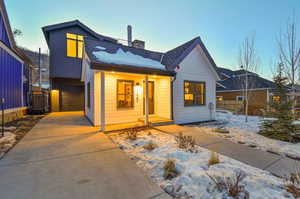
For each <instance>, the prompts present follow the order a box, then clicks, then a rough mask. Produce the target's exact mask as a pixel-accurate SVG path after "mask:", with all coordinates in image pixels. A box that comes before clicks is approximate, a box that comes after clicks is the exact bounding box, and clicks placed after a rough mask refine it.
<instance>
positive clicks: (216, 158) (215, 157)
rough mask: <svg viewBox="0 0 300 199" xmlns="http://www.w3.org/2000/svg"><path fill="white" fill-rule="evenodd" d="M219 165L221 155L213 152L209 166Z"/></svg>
mask: <svg viewBox="0 0 300 199" xmlns="http://www.w3.org/2000/svg"><path fill="white" fill-rule="evenodd" d="M219 163H220V159H219V154H218V153H216V152H214V151H211V154H210V158H209V160H208V166H211V165H214V164H219Z"/></svg>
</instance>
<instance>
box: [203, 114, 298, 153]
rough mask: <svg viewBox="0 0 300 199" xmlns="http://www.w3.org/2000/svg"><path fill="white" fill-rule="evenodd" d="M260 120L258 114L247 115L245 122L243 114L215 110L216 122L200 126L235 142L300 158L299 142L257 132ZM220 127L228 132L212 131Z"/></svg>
mask: <svg viewBox="0 0 300 199" xmlns="http://www.w3.org/2000/svg"><path fill="white" fill-rule="evenodd" d="M262 120H263V118H261V117H258V116H249V117H248V122H245V116H244V115H234V114H232V113H231V112H217V121H218V122H217V123H215V124H213V123H212V124H207V125H205V124H204V125H201V127H200V128H201V130H202V131H203V132H205V133H208V134H212V135H216V136H220V137H223V138H226V139H229V140H231V141H233V142H236V143H245V144H246V145H249V146H256V147H257V148H259V149H261V150H264V151H271V152H275V153H278V154H281V155H289V156H291V157H295V158H297V157H299V158H300V143H298V144H293V143H288V142H282V141H279V140H274V139H270V138H267V137H265V136H262V135H259V134H257V133H258V131H259V126H260V124H261V122H262ZM220 127H225V128H226V129H227V130H229V132H230V133H229V134H222V133H217V132H215V131H214V129H216V128H220Z"/></svg>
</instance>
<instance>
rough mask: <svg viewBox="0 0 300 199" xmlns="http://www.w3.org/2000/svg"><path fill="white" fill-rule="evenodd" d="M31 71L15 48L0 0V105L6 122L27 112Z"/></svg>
mask: <svg viewBox="0 0 300 199" xmlns="http://www.w3.org/2000/svg"><path fill="white" fill-rule="evenodd" d="M31 70H32V69H31V60H30V59H29V58H28V57H27V56H26V55H25V54H24V53H23V52H22V51H21V50H20V49H19V48H18V47H17V46H16V43H15V40H14V36H13V33H12V30H11V27H10V23H9V19H8V15H7V12H6V8H5V4H4V1H3V0H0V103H1V102H2V101H3V102H4V119H5V121H6V122H8V121H11V120H14V119H17V118H19V117H21V116H23V114H24V113H25V112H26V110H27V106H28V103H29V92H30V83H29V82H30V73H31ZM0 114H1V113H0Z"/></svg>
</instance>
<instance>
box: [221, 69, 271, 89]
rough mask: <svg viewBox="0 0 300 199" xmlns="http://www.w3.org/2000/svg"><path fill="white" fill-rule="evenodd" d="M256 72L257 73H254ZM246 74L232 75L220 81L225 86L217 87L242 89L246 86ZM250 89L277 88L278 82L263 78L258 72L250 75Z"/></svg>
mask: <svg viewBox="0 0 300 199" xmlns="http://www.w3.org/2000/svg"><path fill="white" fill-rule="evenodd" d="M254 74H255V73H254ZM245 78H246V76H231V78H229V79H226V80H221V81H218V83H220V84H222V85H223V86H224V87H225V88H221V87H217V91H229V90H242V89H244V86H245ZM248 82H249V89H262V88H275V87H276V84H275V83H274V82H272V81H270V80H268V79H265V78H262V77H260V76H258V75H257V74H255V75H253V74H250V75H248Z"/></svg>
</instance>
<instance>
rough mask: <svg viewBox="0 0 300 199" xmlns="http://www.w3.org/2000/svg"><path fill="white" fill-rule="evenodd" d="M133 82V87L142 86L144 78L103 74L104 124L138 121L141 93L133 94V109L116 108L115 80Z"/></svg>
mask: <svg viewBox="0 0 300 199" xmlns="http://www.w3.org/2000/svg"><path fill="white" fill-rule="evenodd" d="M118 79H119V80H133V81H134V85H135V84H136V83H137V82H139V84H140V85H143V80H144V78H143V77H142V76H141V77H138V76H137V77H135V76H127V75H118V74H109V73H105V120H106V121H105V122H106V124H117V123H126V122H135V121H138V118H140V117H142V116H143V92H142V91H141V92H139V93H138V100H137V93H136V92H134V107H133V108H117V80H118Z"/></svg>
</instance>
